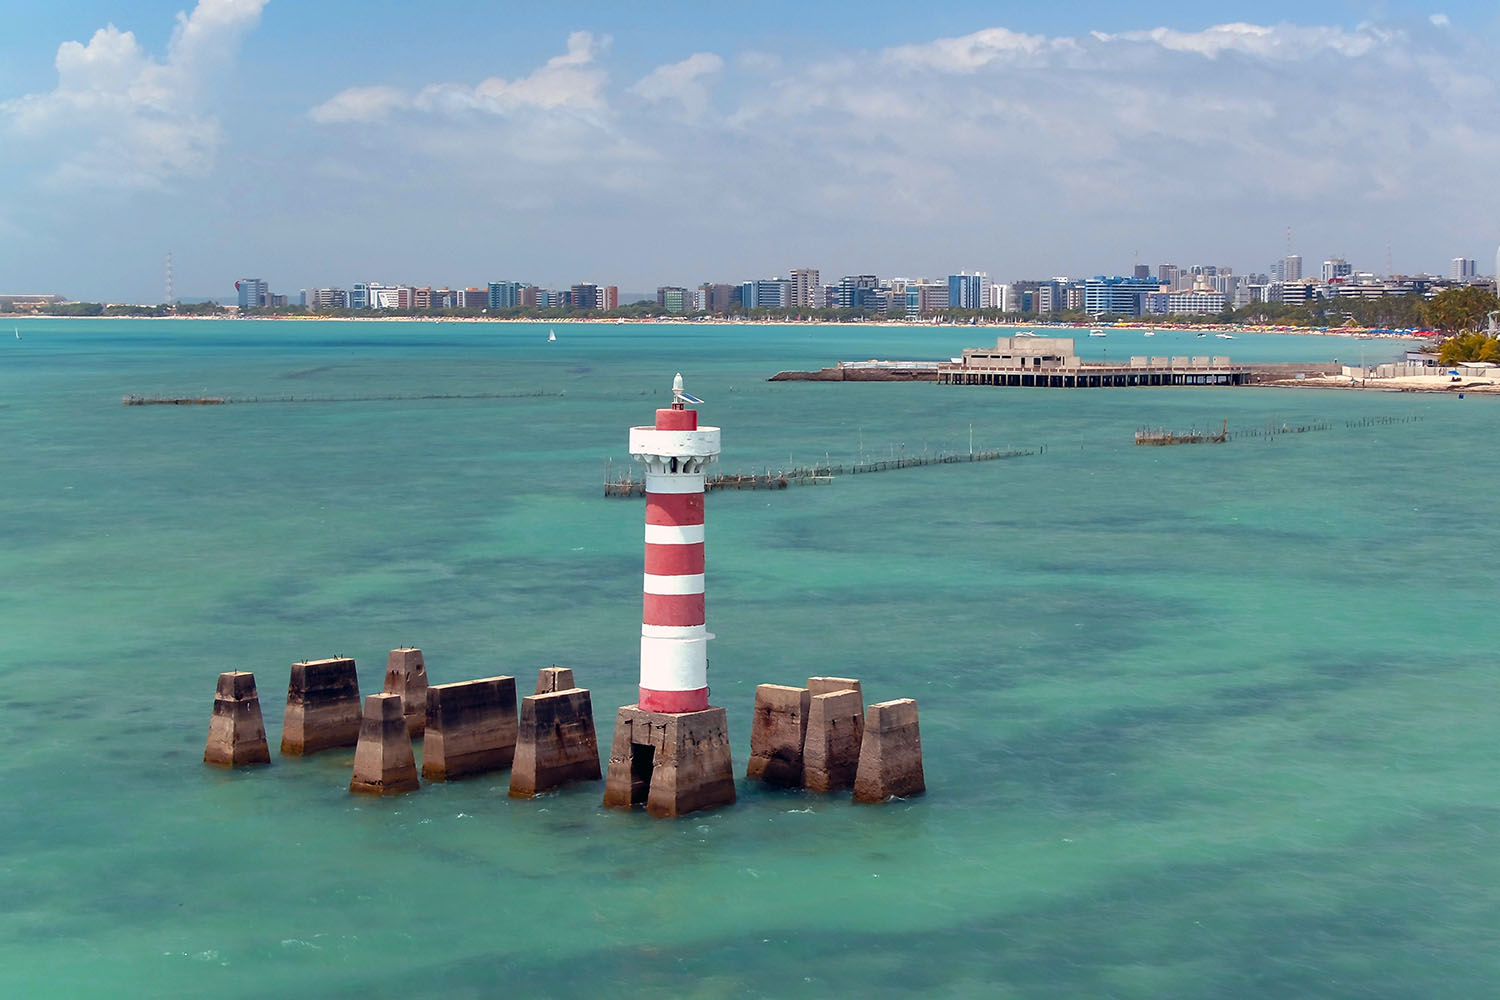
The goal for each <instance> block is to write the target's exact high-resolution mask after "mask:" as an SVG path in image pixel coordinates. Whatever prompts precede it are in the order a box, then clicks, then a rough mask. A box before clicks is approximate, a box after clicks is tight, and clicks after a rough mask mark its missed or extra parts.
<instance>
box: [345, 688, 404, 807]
mask: <svg viewBox="0 0 1500 1000" xmlns="http://www.w3.org/2000/svg"><path fill="white" fill-rule="evenodd" d="M418 785H419V783H418V781H417V759H416V756H415V755H414V754H413V753H412V751H411V736H410V735H409V734H408V732H407V728H406V716H405V715H404V714H403V711H402V706H401V696H400V695H399V694H386V693H384V692H382V693H381V694H372V695H370V696H369V697H367V698H366V699H365V713H364V718H363V719H362V720H361V721H360V725H359V745H358V746H357V747H355V749H354V774H353V776H352V777H351V778H350V779H349V791H351V792H358V793H360V794H362V795H399V794H401V793H402V792H412V791H416V789H417V788H418Z"/></svg>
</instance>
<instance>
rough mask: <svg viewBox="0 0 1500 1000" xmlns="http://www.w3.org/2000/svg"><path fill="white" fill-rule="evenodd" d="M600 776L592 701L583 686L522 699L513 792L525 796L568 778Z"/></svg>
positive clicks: (512, 785) (561, 783)
mask: <svg viewBox="0 0 1500 1000" xmlns="http://www.w3.org/2000/svg"><path fill="white" fill-rule="evenodd" d="M600 776H601V771H600V769H599V741H598V739H597V738H596V737H595V735H594V705H593V702H592V701H591V700H590V697H589V692H588V689H587V688H568V689H567V690H565V691H550V692H548V693H546V694H531V695H527V696H526V697H525V698H523V699H521V721H520V725H519V732H518V734H517V739H516V753H515V760H514V762H513V763H512V764H511V768H510V794H511V795H513V796H515V797H516V798H519V799H529V798H531V797H532V796H533V795H537V794H539V793H541V792H545V791H548V790H550V789H553V788H557V787H558V786H560V785H565V784H567V783H568V782H570V781H598V780H599V778H600Z"/></svg>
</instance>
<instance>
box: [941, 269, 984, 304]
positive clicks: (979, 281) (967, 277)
mask: <svg viewBox="0 0 1500 1000" xmlns="http://www.w3.org/2000/svg"><path fill="white" fill-rule="evenodd" d="M985 277H987V275H981V274H980V273H979V272H978V271H975V272H974V273H973V274H970V273H969V272H967V271H961V272H959V273H958V274H950V275H948V308H949V309H983V308H984V284H985V282H984V280H983V279H984V278H985Z"/></svg>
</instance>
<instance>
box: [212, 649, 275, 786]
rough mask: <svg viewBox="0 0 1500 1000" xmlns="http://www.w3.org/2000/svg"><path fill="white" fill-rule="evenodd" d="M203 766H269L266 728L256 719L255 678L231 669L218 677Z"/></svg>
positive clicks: (245, 672)
mask: <svg viewBox="0 0 1500 1000" xmlns="http://www.w3.org/2000/svg"><path fill="white" fill-rule="evenodd" d="M203 763H205V764H217V765H219V766H220V767H248V766H250V765H252V764H269V763H271V748H270V747H268V746H267V745H266V725H265V722H264V720H262V719H261V717H260V695H259V694H257V693H256V690H255V675H254V674H252V673H250V672H248V671H245V670H231V671H229V672H228V673H224V674H220V675H219V686H218V690H216V691H215V692H214V712H213V715H212V716H211V717H210V718H209V720H208V743H207V745H205V746H204V748H203Z"/></svg>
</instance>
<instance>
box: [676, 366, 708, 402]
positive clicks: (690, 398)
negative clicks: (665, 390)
mask: <svg viewBox="0 0 1500 1000" xmlns="http://www.w3.org/2000/svg"><path fill="white" fill-rule="evenodd" d="M701 402H703V400H701V399H699V398H698V397H697V396H694V395H693V394H692V393H690V392H687V391H685V390H684V389H683V388H682V372H678V373H677V377H676V378H674V379H672V409H674V410H680V409H682V408H683V404H685V403H701Z"/></svg>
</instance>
